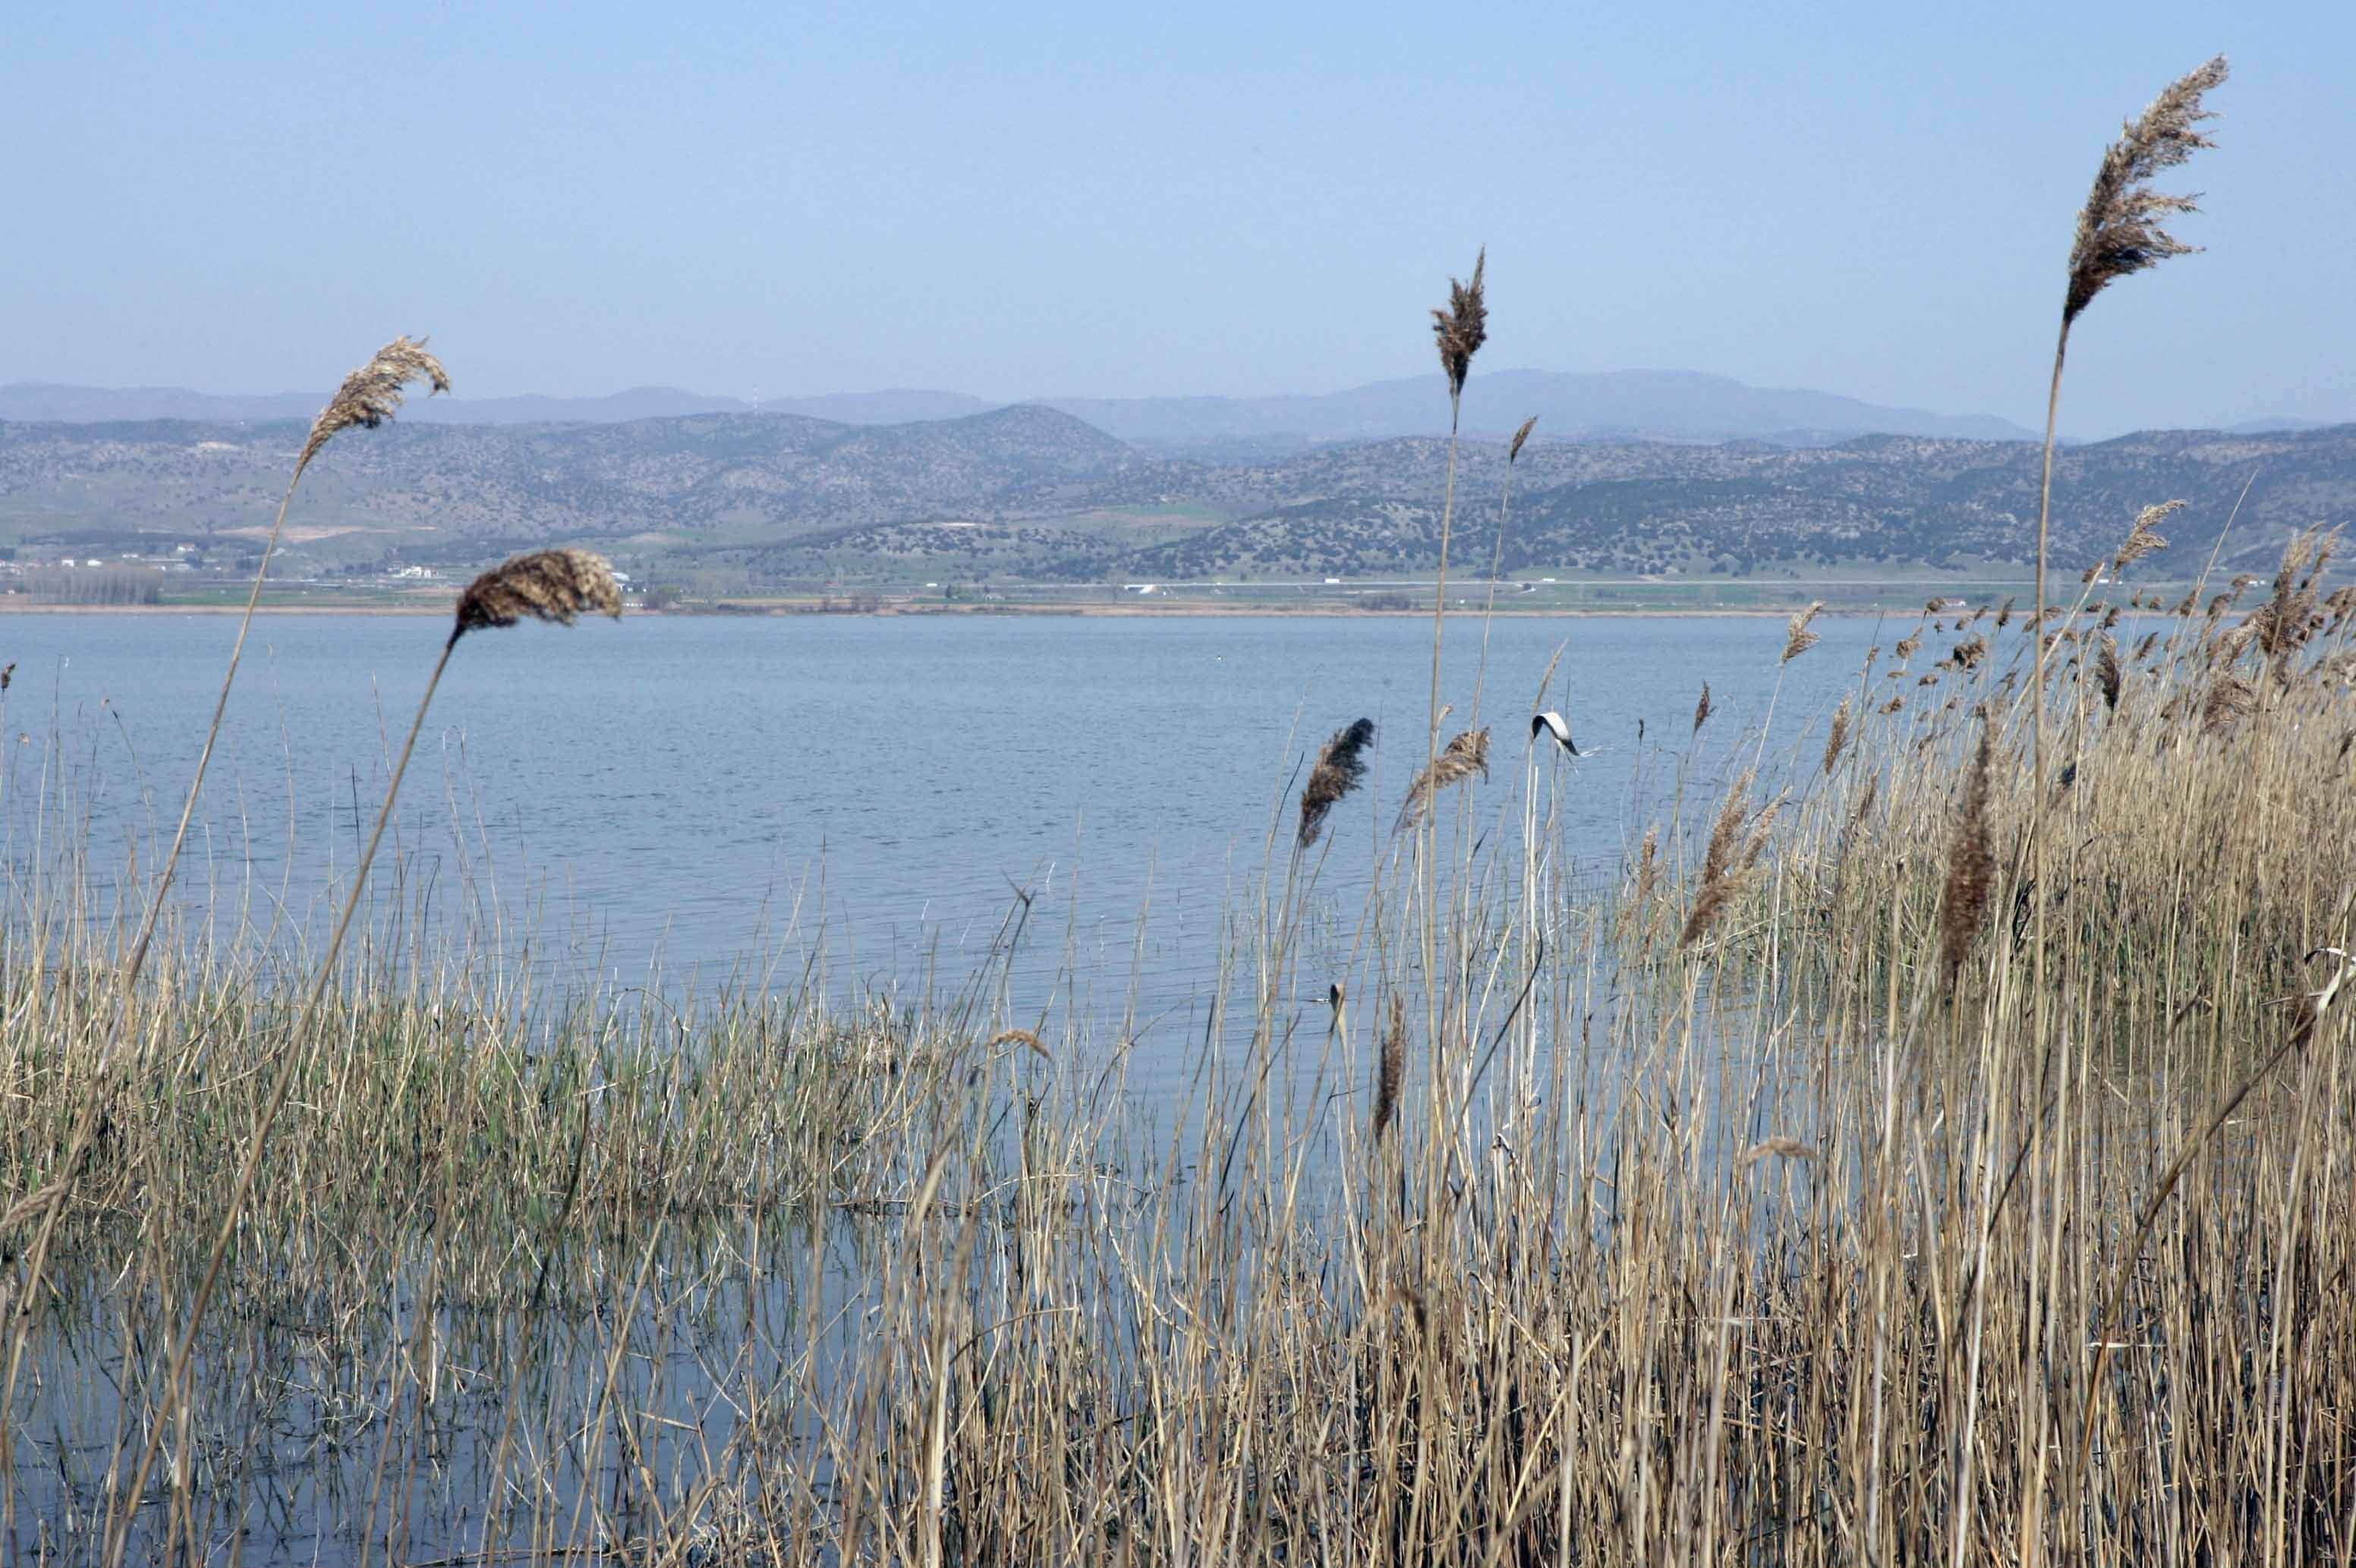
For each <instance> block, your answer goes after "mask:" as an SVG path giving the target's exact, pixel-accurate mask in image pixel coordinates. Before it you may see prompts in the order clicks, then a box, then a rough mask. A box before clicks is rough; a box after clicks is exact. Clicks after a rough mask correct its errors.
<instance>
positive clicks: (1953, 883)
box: [1939, 720, 1996, 984]
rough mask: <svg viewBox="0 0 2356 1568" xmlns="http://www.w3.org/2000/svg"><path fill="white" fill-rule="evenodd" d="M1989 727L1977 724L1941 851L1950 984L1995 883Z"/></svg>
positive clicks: (1944, 960) (1942, 933) (1944, 953)
mask: <svg viewBox="0 0 2356 1568" xmlns="http://www.w3.org/2000/svg"><path fill="white" fill-rule="evenodd" d="M1991 729H1993V726H1992V725H1991V724H1989V723H1988V722H1987V720H1981V723H1980V745H1979V751H1978V752H1977V753H1976V754H1975V755H1974V756H1973V758H1972V771H1971V774H1970V776H1969V777H1968V778H1967V779H1966V780H1965V784H1964V817H1963V821H1962V822H1960V823H1959V824H1957V825H1956V827H1955V841H1954V844H1953V845H1952V846H1950V847H1949V848H1948V850H1947V888H1946V896H1945V897H1944V898H1943V899H1941V900H1940V902H1939V958H1940V962H1941V964H1942V965H1944V968H1945V969H1946V971H1947V979H1948V981H1949V983H1951V984H1952V983H1953V982H1954V977H1955V975H1956V972H1957V971H1959V970H1960V969H1962V968H1963V966H1964V960H1965V957H1967V956H1969V955H1970V953H1971V947H1972V938H1973V937H1975V936H1976V935H1978V934H1979V929H1980V926H1981V925H1982V924H1983V923H1985V922H1986V920H1987V906H1988V892H1989V890H1990V889H1992V888H1993V887H1994V886H1995V885H1996V855H1995V853H1994V852H1993V851H1992V850H1991V849H1990V848H1988V753H1989V751H1990V740H1989V731H1991Z"/></svg>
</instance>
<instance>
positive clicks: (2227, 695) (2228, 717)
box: [2201, 670, 2258, 735]
mask: <svg viewBox="0 0 2356 1568" xmlns="http://www.w3.org/2000/svg"><path fill="white" fill-rule="evenodd" d="M2257 709H2258V694H2257V690H2256V688H2254V687H2253V686H2251V685H2250V683H2249V682H2248V681H2246V680H2244V679H2243V678H2242V677H2240V676H2238V675H2235V674H2233V672H2232V671H2230V670H2229V671H2227V672H2226V673H2225V674H2223V675H2221V676H2219V677H2217V678H2216V679H2215V680H2212V681H2211V682H2210V683H2209V694H2208V696H2207V697H2205V698H2204V699H2202V700H2201V728H2202V729H2204V730H2206V731H2209V733H2211V735H2219V734H2222V733H2223V732H2224V731H2228V730H2230V729H2232V728H2233V726H2234V725H2236V724H2238V723H2240V722H2241V721H2242V720H2244V719H2247V718H2248V717H2249V716H2250V715H2251V714H2253V713H2254V712H2256V711H2257Z"/></svg>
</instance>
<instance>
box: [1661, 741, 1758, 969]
mask: <svg viewBox="0 0 2356 1568" xmlns="http://www.w3.org/2000/svg"><path fill="white" fill-rule="evenodd" d="M1750 798H1751V774H1750V773H1748V772H1746V773H1743V775H1742V776H1741V777H1740V779H1737V780H1736V781H1735V784H1734V787H1733V788H1732V789H1730V790H1729V791H1727V794H1726V804H1725V805H1723V806H1721V807H1719V813H1718V822H1717V824H1716V825H1715V826H1714V827H1711V828H1710V832H1709V847H1708V848H1707V849H1705V850H1704V851H1703V852H1702V858H1701V891H1699V892H1698V893H1697V894H1696V895H1695V897H1694V905H1693V909H1692V911H1691V912H1689V913H1687V916H1686V925H1685V930H1684V931H1683V932H1682V933H1680V934H1679V935H1678V937H1677V945H1678V946H1680V947H1691V946H1692V945H1693V944H1695V943H1697V942H1698V941H1700V940H1701V939H1702V937H1703V936H1704V934H1706V933H1708V930H1709V928H1710V927H1711V926H1712V925H1713V924H1715V923H1717V921H1718V917H1719V914H1720V913H1721V912H1724V910H1725V908H1726V904H1727V901H1728V900H1729V899H1730V898H1731V897H1732V896H1733V894H1734V880H1735V878H1736V876H1737V875H1738V874H1739V873H1740V870H1741V860H1742V822H1743V816H1744V813H1745V806H1746V803H1747V802H1748V801H1749V800H1750Z"/></svg>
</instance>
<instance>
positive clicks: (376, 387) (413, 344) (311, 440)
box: [295, 336, 450, 475]
mask: <svg viewBox="0 0 2356 1568" xmlns="http://www.w3.org/2000/svg"><path fill="white" fill-rule="evenodd" d="M412 381H423V382H425V383H426V384H427V385H428V386H429V387H431V388H432V389H433V390H432V391H429V392H428V393H427V394H426V396H428V397H432V396H434V393H437V392H446V391H448V390H449V389H450V378H449V375H448V374H447V373H446V372H445V371H444V369H443V368H442V361H441V360H439V359H436V358H435V357H434V356H433V355H431V354H429V353H427V352H426V351H425V339H423V338H422V337H418V338H412V337H409V336H401V337H396V338H394V339H393V340H392V341H391V342H390V343H388V344H386V345H385V346H384V347H381V348H380V349H378V350H377V351H376V357H375V358H373V359H370V360H369V362H368V363H367V364H365V365H363V366H361V367H360V368H359V369H357V370H355V371H353V372H352V373H351V374H350V375H348V376H347V377H345V378H344V384H343V385H342V386H340V387H338V388H337V389H336V395H335V396H334V397H332V398H330V399H328V400H327V407H326V408H324V409H321V410H320V411H319V417H318V418H316V419H315V420H313V421H311V433H310V436H309V437H308V438H307V439H306V440H305V442H304V443H303V453H302V455H301V456H299V457H297V458H296V459H295V473H296V474H298V475H299V474H301V473H302V472H303V470H304V469H305V468H307V467H309V466H310V464H311V459H313V458H315V457H316V456H318V455H319V453H320V452H321V450H322V449H324V448H325V447H326V446H327V443H329V442H331V441H333V440H335V438H336V437H337V436H338V435H340V434H342V433H343V432H345V431H348V430H355V429H365V430H374V429H376V427H377V426H379V425H380V424H382V423H383V422H384V421H387V420H389V419H391V418H392V416H393V415H394V414H396V413H398V412H400V411H401V400H402V388H403V387H405V386H407V385H408V384H409V383H410V382H412Z"/></svg>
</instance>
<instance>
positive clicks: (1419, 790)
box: [1398, 727, 1489, 827]
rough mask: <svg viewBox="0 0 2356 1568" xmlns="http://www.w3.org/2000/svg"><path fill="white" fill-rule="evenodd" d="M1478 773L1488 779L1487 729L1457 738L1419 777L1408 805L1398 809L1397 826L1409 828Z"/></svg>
mask: <svg viewBox="0 0 2356 1568" xmlns="http://www.w3.org/2000/svg"><path fill="white" fill-rule="evenodd" d="M1474 773H1479V774H1480V775H1481V776H1482V777H1483V779H1486V778H1487V777H1488V776H1489V731H1488V730H1487V729H1486V728H1485V727H1483V728H1482V729H1479V730H1466V731H1462V733H1460V734H1458V735H1457V737H1456V738H1455V739H1454V740H1452V741H1449V742H1448V745H1447V746H1446V748H1445V749H1444V750H1442V751H1441V752H1440V755H1439V756H1438V757H1436V758H1434V759H1433V760H1432V763H1431V765H1430V767H1428V768H1426V769H1424V770H1423V772H1421V773H1418V774H1417V775H1416V779H1415V783H1414V784H1410V785H1408V792H1407V803H1406V804H1405V805H1402V806H1400V807H1399V818H1398V826H1399V827H1410V826H1412V825H1413V824H1415V823H1416V822H1418V821H1419V820H1421V819H1422V816H1423V814H1424V812H1425V811H1426V810H1427V809H1428V808H1429V807H1430V805H1431V801H1432V797H1433V796H1434V795H1438V794H1439V793H1440V791H1441V790H1444V789H1446V788H1447V787H1448V786H1449V785H1450V784H1462V782H1463V781H1464V780H1466V779H1468V778H1471V777H1472V775H1473V774H1474Z"/></svg>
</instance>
